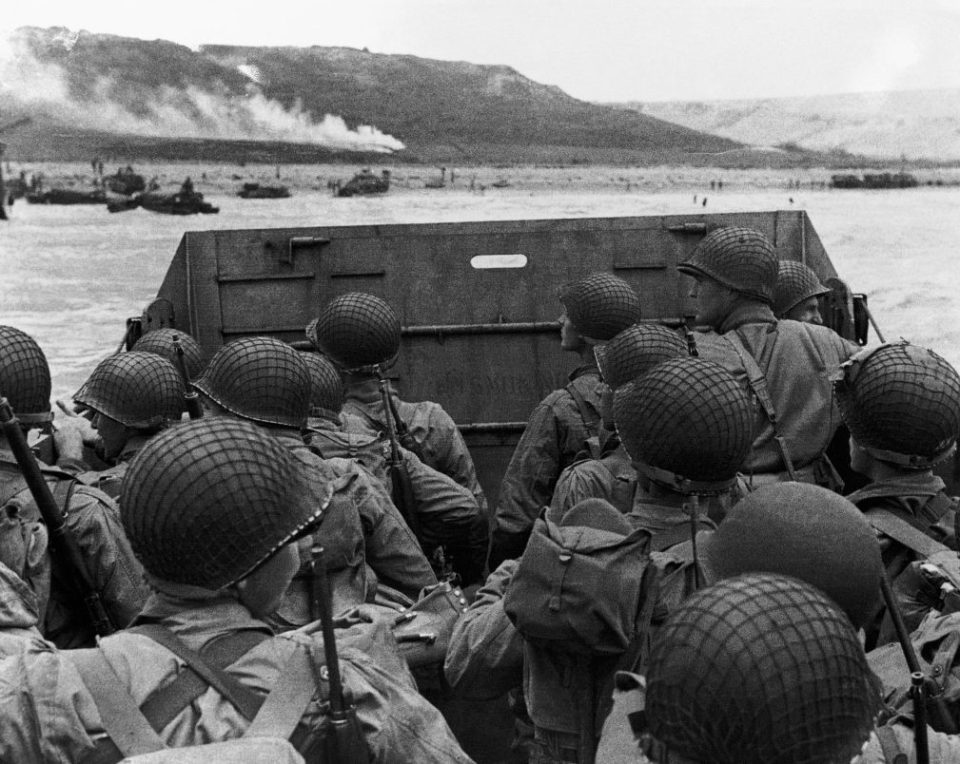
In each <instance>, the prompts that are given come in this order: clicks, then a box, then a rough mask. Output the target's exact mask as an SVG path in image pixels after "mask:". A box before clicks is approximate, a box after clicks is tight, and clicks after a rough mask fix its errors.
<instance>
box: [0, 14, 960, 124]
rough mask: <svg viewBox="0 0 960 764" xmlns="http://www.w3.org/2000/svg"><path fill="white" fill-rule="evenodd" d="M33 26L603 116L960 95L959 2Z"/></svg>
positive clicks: (40, 20) (27, 19)
mask: <svg viewBox="0 0 960 764" xmlns="http://www.w3.org/2000/svg"><path fill="white" fill-rule="evenodd" d="M24 25H31V26H41V27H49V26H64V27H68V28H70V29H72V30H74V31H76V30H80V29H85V30H87V31H90V32H101V33H111V34H117V35H122V36H127V37H139V38H143V39H155V38H160V39H165V40H171V41H174V42H179V43H182V44H184V45H188V46H190V47H196V46H198V45H201V44H206V43H226V44H240V45H294V46H307V45H323V46H333V45H342V46H348V47H353V48H363V47H366V48H369V49H370V50H371V51H373V52H378V53H407V54H412V55H417V56H423V57H426V58H437V59H444V60H459V61H470V62H473V63H478V64H506V65H508V66H511V67H513V68H515V69H517V70H518V71H519V72H520V73H521V74H523V75H525V76H527V77H530V78H531V79H533V80H536V81H538V82H542V83H545V84H550V85H557V86H559V87H560V88H562V89H563V90H565V91H566V92H567V93H569V94H570V95H572V96H575V97H577V98H581V99H584V100H589V101H627V100H637V101H667V100H708V99H730V98H756V97H772V96H797V95H822V94H829V93H847V92H863V91H879V90H898V89H916V88H942V87H949V88H960V0H699V1H697V0H662V1H661V0H343V2H339V3H333V2H326V1H320V0H314V2H302V1H301V0H258V1H257V2H247V1H245V0H233V1H232V2H223V1H222V0H160V2H151V1H150V0H86V1H84V0H33V1H32V2H30V1H26V2H25V1H24V0H17V1H15V2H7V3H4V7H3V10H2V11H0V29H12V28H16V27H19V26H24ZM958 109H960V104H958Z"/></svg>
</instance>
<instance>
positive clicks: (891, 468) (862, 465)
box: [835, 341, 960, 643]
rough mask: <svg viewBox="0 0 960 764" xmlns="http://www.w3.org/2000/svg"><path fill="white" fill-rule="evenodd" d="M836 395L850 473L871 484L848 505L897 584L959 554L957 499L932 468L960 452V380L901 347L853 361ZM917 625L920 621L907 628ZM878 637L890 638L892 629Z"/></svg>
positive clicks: (926, 355) (932, 356) (922, 351)
mask: <svg viewBox="0 0 960 764" xmlns="http://www.w3.org/2000/svg"><path fill="white" fill-rule="evenodd" d="M835 390H836V398H837V402H838V404H839V406H840V413H841V415H842V416H843V421H844V423H845V424H846V425H847V427H848V428H849V430H850V464H851V467H852V468H853V469H854V470H856V471H857V472H859V473H861V474H863V475H865V476H866V477H867V478H868V480H869V483H868V484H867V485H866V486H864V487H863V488H861V489H859V490H857V491H855V492H853V493H851V494H850V495H849V496H848V497H847V498H848V499H850V501H852V502H853V503H854V504H856V505H857V506H858V507H859V508H860V509H861V510H862V511H863V512H864V513H865V514H866V516H867V519H868V520H869V521H870V522H871V523H872V524H873V525H874V527H876V528H877V531H878V533H880V534H881V536H880V538H881V544H882V547H883V560H884V565H885V567H886V570H887V574H888V576H889V577H890V579H891V580H892V581H894V582H896V579H897V578H898V577H899V576H900V575H901V573H903V572H904V570H905V569H906V568H907V566H908V565H909V564H910V563H911V562H913V561H914V560H917V559H920V560H923V559H926V558H927V557H930V556H931V555H933V554H935V553H936V552H937V551H946V550H947V549H949V550H953V551H956V550H957V548H958V542H957V537H956V531H955V526H956V520H957V500H956V499H955V498H953V497H950V496H947V494H946V492H945V490H944V489H945V484H944V482H943V480H941V479H940V478H939V477H938V476H937V475H935V474H934V473H933V467H934V466H935V465H937V464H938V463H940V462H942V461H944V460H946V459H948V458H949V457H950V456H951V455H952V454H953V453H954V451H955V450H956V447H957V437H958V435H960V375H958V374H957V371H956V370H955V369H954V368H953V367H952V366H951V365H950V364H949V363H947V361H945V360H944V359H943V358H941V357H940V356H939V355H937V354H936V353H934V352H933V351H932V350H928V349H926V348H921V347H918V346H916V345H911V344H909V343H907V342H905V341H901V342H899V343H896V344H892V345H882V346H880V347H878V348H873V349H870V350H864V351H862V352H861V353H859V354H857V355H855V356H854V357H853V358H851V359H850V360H849V361H848V362H847V363H845V364H844V365H843V367H841V373H840V375H839V379H837V381H836V387H835ZM916 531H919V534H918V533H916ZM928 539H929V540H932V541H928ZM918 622H919V616H915V617H914V618H913V622H912V623H910V624H909V625H913V626H915V625H916V623H918ZM874 636H876V637H877V639H878V640H879V642H880V643H883V642H887V641H889V640H890V639H892V638H893V633H892V631H891V628H890V624H889V623H887V624H886V625H885V626H884V627H882V628H881V631H880V634H879V635H874Z"/></svg>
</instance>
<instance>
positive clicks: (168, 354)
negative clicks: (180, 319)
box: [130, 327, 206, 380]
mask: <svg viewBox="0 0 960 764" xmlns="http://www.w3.org/2000/svg"><path fill="white" fill-rule="evenodd" d="M177 346H179V347H180V348H181V349H182V350H183V356H182V358H183V369H184V372H186V377H187V380H191V379H196V378H197V377H199V376H200V374H201V373H202V372H203V367H204V366H205V365H206V358H204V354H203V348H201V347H200V343H199V342H197V341H196V340H195V339H194V338H193V337H191V336H190V335H189V334H187V333H186V332H182V331H180V330H179V329H171V328H169V327H163V328H161V329H154V330H153V331H150V332H147V333H146V334H144V335H143V336H142V337H141V338H140V339H138V340H137V341H136V342H135V343H134V345H133V347H132V348H130V349H131V350H136V351H139V352H142V353H156V354H157V355H160V356H163V357H164V358H166V359H167V360H168V361H170V363H172V364H173V365H174V367H176V368H177V369H179V368H180V361H179V358H180V354H179V353H178V352H177Z"/></svg>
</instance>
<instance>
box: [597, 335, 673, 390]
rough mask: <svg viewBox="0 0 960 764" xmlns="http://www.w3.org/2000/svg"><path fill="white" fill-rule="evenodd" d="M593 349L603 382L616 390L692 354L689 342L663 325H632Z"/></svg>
mask: <svg viewBox="0 0 960 764" xmlns="http://www.w3.org/2000/svg"><path fill="white" fill-rule="evenodd" d="M593 352H594V355H595V356H596V357H597V366H598V367H599V368H600V374H601V375H602V376H603V381H604V382H606V383H607V384H608V385H609V386H610V387H611V388H613V389H614V390H616V389H617V388H618V387H621V386H622V385H624V384H626V383H627V382H630V381H631V380H633V379H636V378H637V377H639V376H641V375H643V374H646V373H647V372H648V371H650V369H652V368H653V367H654V366H656V365H657V364H660V363H663V362H664V361H666V360H668V359H670V358H677V357H680V356H686V355H688V350H687V343H686V341H685V340H684V339H683V338H682V337H680V335H679V334H677V333H676V332H675V331H673V330H671V329H668V328H667V327H665V326H661V325H660V324H634V325H633V326H628V327H627V328H626V329H624V330H623V331H622V332H620V333H619V334H617V335H616V336H615V337H614V338H613V339H612V340H610V341H609V342H608V343H607V344H605V345H597V346H596V347H595V348H594V350H593Z"/></svg>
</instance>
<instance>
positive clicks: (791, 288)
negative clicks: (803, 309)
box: [773, 260, 830, 318]
mask: <svg viewBox="0 0 960 764" xmlns="http://www.w3.org/2000/svg"><path fill="white" fill-rule="evenodd" d="M778 269H779V270H778V273H777V288H776V289H775V290H774V292H773V312H774V313H775V314H776V315H777V317H778V318H779V317H782V316H785V315H786V314H787V313H789V312H790V311H791V310H793V309H794V308H795V307H797V306H798V305H799V304H800V303H802V302H804V301H805V300H809V299H810V298H811V297H819V296H820V295H822V294H827V293H828V292H829V291H830V287H825V286H824V285H823V284H821V283H820V279H819V278H817V274H816V273H814V272H813V269H812V268H810V267H809V266H807V265H804V264H803V263H801V262H798V261H796V260H781V261H780V263H779V265H778Z"/></svg>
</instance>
